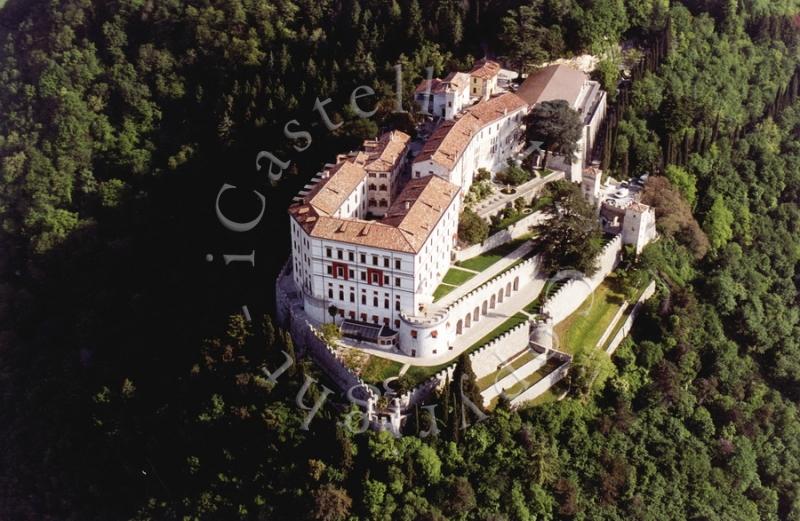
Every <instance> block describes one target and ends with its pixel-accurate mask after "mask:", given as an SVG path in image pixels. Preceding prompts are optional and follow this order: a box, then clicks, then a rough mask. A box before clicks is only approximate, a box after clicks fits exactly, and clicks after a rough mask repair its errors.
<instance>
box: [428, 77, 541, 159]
mask: <svg viewBox="0 0 800 521" xmlns="http://www.w3.org/2000/svg"><path fill="white" fill-rule="evenodd" d="M526 106H527V104H526V103H525V101H524V100H523V99H522V98H520V97H519V96H517V95H516V94H512V93H506V94H501V95H500V96H496V97H494V98H491V99H489V100H486V101H482V102H480V103H478V104H476V105H473V106H472V107H470V108H468V109H467V110H466V112H465V113H464V115H462V116H461V117H460V118H458V119H457V120H455V121H448V122H446V123H444V124H442V125H441V126H440V127H439V128H438V129H436V131H434V133H433V134H431V137H430V138H429V139H428V141H427V142H426V143H425V145H423V147H422V151H421V152H420V154H419V155H418V156H417V158H416V159H415V160H414V162H415V163H419V162H422V161H427V160H428V159H433V160H434V161H435V162H437V163H439V164H440V165H443V166H445V167H446V168H453V166H455V164H456V162H457V161H458V158H459V157H461V154H463V153H464V150H465V149H466V148H467V145H468V144H469V142H470V140H471V139H472V137H473V136H474V135H475V133H476V132H478V131H479V130H480V129H482V128H483V127H485V126H486V125H488V124H490V123H492V122H493V121H496V120H498V119H500V118H502V117H504V116H505V114H506V113H508V112H512V111H515V110H518V109H520V108H522V107H526Z"/></svg>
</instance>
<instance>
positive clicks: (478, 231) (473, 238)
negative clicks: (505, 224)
mask: <svg viewBox="0 0 800 521" xmlns="http://www.w3.org/2000/svg"><path fill="white" fill-rule="evenodd" d="M488 236H489V223H487V222H486V221H484V220H483V219H481V218H480V216H479V215H478V214H477V213H475V212H473V211H472V210H470V209H469V208H465V209H464V211H463V212H462V213H461V217H459V219H458V238H459V239H461V240H462V241H464V242H466V243H468V244H477V243H479V242H482V241H484V240H485V239H486V237H488Z"/></svg>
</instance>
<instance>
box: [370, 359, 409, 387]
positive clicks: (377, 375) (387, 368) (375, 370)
mask: <svg viewBox="0 0 800 521" xmlns="http://www.w3.org/2000/svg"><path fill="white" fill-rule="evenodd" d="M402 367H403V364H401V363H400V362H395V361H394V360H389V359H388V358H381V357H380V356H375V355H370V357H369V360H368V361H367V364H366V365H365V366H364V370H363V371H362V373H361V378H363V379H364V381H365V382H367V383H380V382H382V381H384V380H386V379H387V378H389V377H390V376H397V374H398V373H399V372H400V369H401V368H402Z"/></svg>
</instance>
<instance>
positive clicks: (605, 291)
mask: <svg viewBox="0 0 800 521" xmlns="http://www.w3.org/2000/svg"><path fill="white" fill-rule="evenodd" d="M620 286H621V284H620V282H619V281H618V280H617V276H616V275H615V274H611V275H609V276H608V277H606V279H605V280H604V281H603V282H602V283H601V284H600V285H599V286H598V287H597V289H596V290H595V291H594V293H593V294H592V297H590V298H587V299H586V300H585V301H584V302H583V304H581V306H580V307H579V308H578V309H577V310H576V311H575V312H574V313H572V314H571V315H570V316H568V317H567V318H566V319H564V320H563V321H561V322H560V323H559V324H558V325H556V326H555V334H556V338H558V349H559V350H560V351H563V352H565V353H569V354H571V355H575V354H577V353H579V352H580V351H582V350H584V349H587V348H588V349H593V348H594V347H595V345H596V344H597V342H598V341H599V340H600V338H601V337H602V336H603V333H604V332H605V331H606V328H608V326H609V324H611V321H612V320H613V319H614V316H615V315H616V314H617V312H618V311H619V309H620V307H621V306H622V304H623V302H624V301H625V296H624V293H623V291H622V288H621V287H620Z"/></svg>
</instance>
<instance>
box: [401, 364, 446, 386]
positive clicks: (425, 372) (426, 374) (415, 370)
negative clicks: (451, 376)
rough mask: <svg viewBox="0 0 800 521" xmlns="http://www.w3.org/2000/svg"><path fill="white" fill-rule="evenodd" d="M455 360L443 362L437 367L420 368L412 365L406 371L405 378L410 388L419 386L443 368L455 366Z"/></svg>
mask: <svg viewBox="0 0 800 521" xmlns="http://www.w3.org/2000/svg"><path fill="white" fill-rule="evenodd" d="M455 363H456V362H455V360H450V361H449V362H445V363H444V364H439V365H432V366H422V365H412V366H411V367H409V368H408V371H406V374H405V378H406V379H407V380H408V381H409V382H410V383H411V386H415V385H417V384H420V383H422V382H424V381H425V380H427V379H428V378H430V377H431V376H433V375H435V374H436V373H438V372H439V371H441V370H442V369H444V368H445V367H447V366H449V365H452V364H455Z"/></svg>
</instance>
